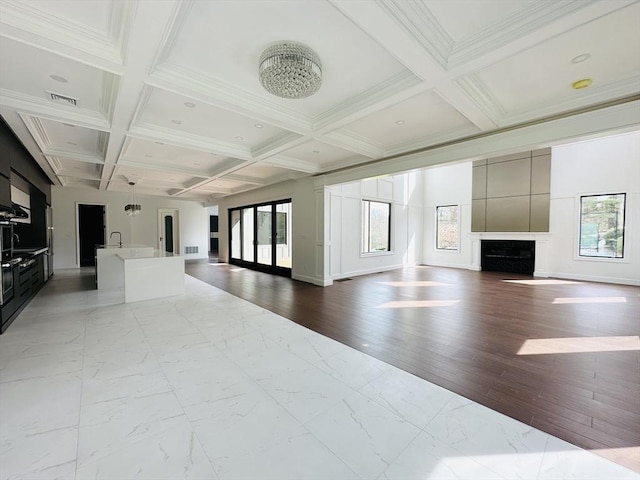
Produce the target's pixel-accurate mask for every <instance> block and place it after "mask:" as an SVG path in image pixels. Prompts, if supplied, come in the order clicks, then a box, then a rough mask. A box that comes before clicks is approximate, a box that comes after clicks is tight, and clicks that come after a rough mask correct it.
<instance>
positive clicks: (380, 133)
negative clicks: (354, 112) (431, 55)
mask: <svg viewBox="0 0 640 480" xmlns="http://www.w3.org/2000/svg"><path fill="white" fill-rule="evenodd" d="M462 128H466V129H471V128H473V125H472V124H471V122H469V121H468V120H467V119H466V118H465V117H464V116H463V115H462V114H460V112H458V111H457V110H455V109H454V108H453V107H451V105H449V104H448V103H447V102H445V101H444V100H442V98H441V97H440V96H439V95H437V94H436V93H434V92H425V93H422V94H420V95H417V96H415V97H411V98H408V99H407V100H404V101H402V102H400V103H397V104H395V105H392V106H391V107H388V108H385V109H383V110H379V111H377V112H375V113H373V114H371V115H368V116H366V117H363V118H361V119H359V120H357V121H355V122H353V123H351V124H349V125H347V126H346V127H344V129H342V131H344V132H345V133H346V134H351V135H355V136H357V137H358V138H360V139H365V140H366V141H367V142H369V143H370V144H372V145H376V146H378V147H380V148H385V149H388V148H391V147H393V146H395V145H398V144H403V143H407V142H412V141H416V140H419V139H424V140H425V142H426V143H428V139H429V138H430V137H431V138H437V137H438V136H440V135H442V134H444V133H446V132H453V131H456V130H459V129H462Z"/></svg>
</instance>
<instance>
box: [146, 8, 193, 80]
mask: <svg viewBox="0 0 640 480" xmlns="http://www.w3.org/2000/svg"><path fill="white" fill-rule="evenodd" d="M193 3H194V2H193V0H178V2H177V3H176V5H175V6H174V8H173V11H172V12H171V16H170V17H169V19H168V21H167V25H166V27H165V31H164V32H163V34H162V40H160V44H159V45H158V50H157V51H156V54H155V57H154V59H153V62H152V64H151V70H150V71H151V72H152V73H153V72H154V71H155V69H156V67H158V66H159V65H161V64H162V63H164V62H166V61H167V59H168V58H169V56H170V54H171V50H172V49H173V47H174V46H175V44H176V41H177V39H178V35H179V33H180V30H182V28H183V27H184V24H185V21H186V20H187V17H188V16H189V13H190V12H191V8H192V7H193Z"/></svg>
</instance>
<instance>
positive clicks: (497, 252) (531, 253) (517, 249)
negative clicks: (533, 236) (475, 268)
mask: <svg viewBox="0 0 640 480" xmlns="http://www.w3.org/2000/svg"><path fill="white" fill-rule="evenodd" d="M535 258H536V242H535V241H533V240H481V241H480V265H481V268H482V270H489V271H493V272H509V273H523V274H526V275H533V272H534V269H535Z"/></svg>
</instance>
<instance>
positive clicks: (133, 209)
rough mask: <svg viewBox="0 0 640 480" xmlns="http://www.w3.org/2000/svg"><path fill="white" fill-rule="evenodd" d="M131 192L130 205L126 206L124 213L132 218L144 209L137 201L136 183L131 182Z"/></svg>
mask: <svg viewBox="0 0 640 480" xmlns="http://www.w3.org/2000/svg"><path fill="white" fill-rule="evenodd" d="M129 186H130V187H131V190H130V192H129V203H128V204H126V205H125V206H124V211H125V212H126V214H127V215H129V216H130V217H133V216H136V215H138V214H139V213H140V212H141V211H142V207H141V206H140V204H139V203H138V202H137V201H136V182H129Z"/></svg>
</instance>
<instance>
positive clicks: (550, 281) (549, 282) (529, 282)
mask: <svg viewBox="0 0 640 480" xmlns="http://www.w3.org/2000/svg"><path fill="white" fill-rule="evenodd" d="M502 281H503V282H505V283H519V284H521V285H573V284H579V283H582V282H574V281H573V280H555V279H553V278H549V279H544V280H502Z"/></svg>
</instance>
